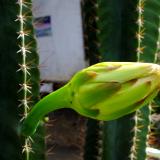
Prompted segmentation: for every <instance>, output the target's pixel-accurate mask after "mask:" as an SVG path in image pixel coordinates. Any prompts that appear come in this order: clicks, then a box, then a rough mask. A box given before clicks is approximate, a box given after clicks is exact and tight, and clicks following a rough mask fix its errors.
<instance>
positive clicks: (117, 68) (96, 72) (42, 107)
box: [21, 62, 160, 136]
mask: <svg viewBox="0 0 160 160" xmlns="http://www.w3.org/2000/svg"><path fill="white" fill-rule="evenodd" d="M159 89H160V66H159V65H156V64H151V63H138V62H135V63H134V62H102V63H98V64H95V65H93V66H90V67H88V68H86V69H83V70H81V71H80V72H78V73H77V74H75V76H74V77H73V78H72V79H71V80H70V81H69V82H68V83H67V84H66V85H65V86H64V87H62V88H60V89H59V90H57V91H55V92H53V93H51V94H49V95H48V96H46V97H44V98H43V99H42V100H40V101H39V102H38V103H37V104H36V105H35V106H34V107H33V109H32V110H31V112H30V113H29V114H28V116H27V118H26V119H25V121H24V122H23V124H22V126H21V132H22V134H23V135H26V136H29V135H31V134H33V133H34V132H35V130H36V127H37V125H38V123H39V121H40V120H41V119H42V118H43V117H44V116H45V115H46V114H47V113H49V112H51V111H54V110H57V109H60V108H72V109H73V110H75V111H77V112H78V113H79V114H81V115H83V116H86V117H90V118H93V119H97V120H113V119H116V118H119V117H122V116H124V115H126V114H129V113H131V112H134V111H135V110H137V109H139V108H140V107H142V106H144V105H145V104H147V103H148V102H150V101H151V100H152V99H153V98H154V97H155V96H156V95H157V93H158V91H159Z"/></svg>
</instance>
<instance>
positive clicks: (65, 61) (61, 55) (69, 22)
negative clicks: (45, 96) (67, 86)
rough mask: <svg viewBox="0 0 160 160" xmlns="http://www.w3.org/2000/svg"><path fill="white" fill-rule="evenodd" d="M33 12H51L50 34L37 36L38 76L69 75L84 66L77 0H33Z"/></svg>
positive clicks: (57, 78) (38, 14) (62, 78)
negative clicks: (39, 72) (39, 73)
mask: <svg viewBox="0 0 160 160" xmlns="http://www.w3.org/2000/svg"><path fill="white" fill-rule="evenodd" d="M33 14H34V17H43V16H51V26H52V35H51V36H46V37H39V38H37V42H38V52H39V54H40V71H41V79H42V80H50V81H65V80H68V79H70V77H71V76H72V75H73V74H74V73H75V72H76V71H78V70H80V69H82V68H84V67H85V61H84V47H83V38H82V36H83V34H82V22H81V9H80V0H33Z"/></svg>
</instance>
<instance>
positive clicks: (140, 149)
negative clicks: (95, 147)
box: [130, 0, 160, 160]
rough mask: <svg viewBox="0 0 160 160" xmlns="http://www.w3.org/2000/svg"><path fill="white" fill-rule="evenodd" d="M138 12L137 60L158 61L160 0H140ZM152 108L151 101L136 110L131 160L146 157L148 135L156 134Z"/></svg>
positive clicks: (139, 159) (143, 159) (140, 159)
mask: <svg viewBox="0 0 160 160" xmlns="http://www.w3.org/2000/svg"><path fill="white" fill-rule="evenodd" d="M137 13H138V18H137V26H138V29H137V32H136V37H137V42H138V43H137V44H138V45H137V61H140V62H151V63H153V62H154V63H157V62H158V52H159V37H160V31H159V27H160V1H156V0H154V1H152V0H147V1H145V0H139V1H138V3H137ZM152 108H153V105H152V103H151V104H149V105H148V106H145V107H143V108H142V109H140V110H139V111H137V112H136V115H135V127H134V128H133V130H134V137H133V146H132V148H131V155H130V157H131V160H145V159H146V147H147V146H148V137H149V135H150V134H151V135H154V134H155V133H154V130H153V129H152V126H153V125H152V124H151V116H152V113H154V111H152ZM150 129H152V131H151V130H150ZM152 147H153V146H152Z"/></svg>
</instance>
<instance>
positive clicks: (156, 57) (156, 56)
mask: <svg viewBox="0 0 160 160" xmlns="http://www.w3.org/2000/svg"><path fill="white" fill-rule="evenodd" d="M159 53H160V16H159V28H158V40H157V48H156V52H155V57H154V63H157V61H158V55H159Z"/></svg>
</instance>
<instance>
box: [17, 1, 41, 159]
mask: <svg viewBox="0 0 160 160" xmlns="http://www.w3.org/2000/svg"><path fill="white" fill-rule="evenodd" d="M18 5H19V14H18V15H17V21H19V25H20V29H19V32H18V39H19V51H18V52H17V53H18V55H19V56H18V60H19V69H18V71H19V72H18V74H19V83H20V89H19V91H18V93H19V101H20V104H19V106H20V107H21V112H23V113H22V115H23V116H22V119H21V120H23V119H25V118H26V117H27V115H28V112H29V110H30V107H31V106H33V105H34V104H35V102H36V101H37V100H38V99H39V81H40V79H39V69H38V54H37V52H36V41H35V38H34V30H33V24H32V21H33V18H32V3H31V0H25V1H24V0H19V1H18ZM22 152H23V155H24V159H26V160H34V159H39V160H43V159H44V129H43V126H42V125H41V126H39V131H38V133H37V134H36V135H35V136H33V137H28V138H25V139H24V144H23V150H22Z"/></svg>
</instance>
